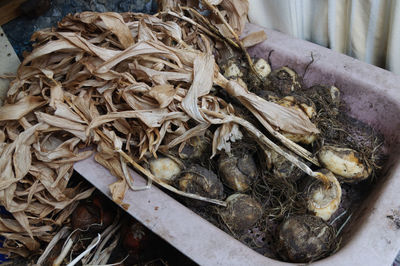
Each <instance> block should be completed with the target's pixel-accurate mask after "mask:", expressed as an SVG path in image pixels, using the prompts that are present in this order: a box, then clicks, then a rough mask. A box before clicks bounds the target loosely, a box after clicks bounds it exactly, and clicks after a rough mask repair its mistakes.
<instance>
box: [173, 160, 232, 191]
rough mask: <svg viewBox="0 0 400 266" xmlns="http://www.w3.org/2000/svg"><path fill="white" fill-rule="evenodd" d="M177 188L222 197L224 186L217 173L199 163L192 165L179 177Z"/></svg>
mask: <svg viewBox="0 0 400 266" xmlns="http://www.w3.org/2000/svg"><path fill="white" fill-rule="evenodd" d="M179 189H180V190H182V191H184V192H187V193H192V194H196V195H199V196H203V197H207V198H211V199H222V198H223V195H224V187H223V185H222V183H221V181H220V180H219V179H218V177H217V175H216V174H214V173H213V172H212V171H210V170H207V169H206V168H204V167H202V166H200V165H192V166H191V167H189V168H188V169H186V170H185V173H184V174H183V175H182V177H180V178H179Z"/></svg>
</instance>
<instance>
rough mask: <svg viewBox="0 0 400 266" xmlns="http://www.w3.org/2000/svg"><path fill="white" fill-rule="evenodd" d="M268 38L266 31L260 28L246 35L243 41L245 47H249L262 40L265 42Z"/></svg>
mask: <svg viewBox="0 0 400 266" xmlns="http://www.w3.org/2000/svg"><path fill="white" fill-rule="evenodd" d="M266 39H267V34H266V33H265V31H263V30H260V31H255V32H252V33H250V34H248V35H247V36H246V37H244V38H243V39H242V42H243V45H244V47H246V48H247V47H251V46H254V45H256V44H259V43H260V42H263V41H265V40H266Z"/></svg>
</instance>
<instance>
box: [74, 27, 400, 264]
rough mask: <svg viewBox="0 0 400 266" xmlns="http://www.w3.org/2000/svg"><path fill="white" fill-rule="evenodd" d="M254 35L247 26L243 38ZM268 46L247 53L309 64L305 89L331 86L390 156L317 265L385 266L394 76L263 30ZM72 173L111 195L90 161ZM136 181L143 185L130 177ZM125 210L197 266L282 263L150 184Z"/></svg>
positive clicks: (396, 142)
mask: <svg viewBox="0 0 400 266" xmlns="http://www.w3.org/2000/svg"><path fill="white" fill-rule="evenodd" d="M254 30H259V27H258V26H255V25H250V24H249V25H248V26H247V28H246V32H250V31H254ZM265 31H266V33H267V36H268V40H267V41H265V42H264V43H262V44H259V45H258V46H257V47H253V48H252V49H250V53H251V54H252V55H256V56H258V57H263V58H267V57H268V54H269V52H270V51H271V50H273V51H274V52H273V53H272V54H271V57H270V59H271V63H272V67H273V68H277V67H280V66H284V65H288V66H290V67H292V68H294V69H295V70H296V71H297V72H298V73H300V74H302V73H304V69H305V67H306V65H307V64H308V63H309V62H310V60H311V53H312V54H313V57H314V63H313V64H311V65H310V67H309V69H308V71H307V74H306V76H305V77H304V80H305V84H306V85H307V86H311V85H314V84H326V85H335V86H337V87H339V88H340V89H341V91H342V96H343V100H344V101H345V102H346V103H347V104H348V106H349V107H350V114H351V115H352V116H353V117H355V118H358V119H359V120H361V121H363V122H366V123H368V124H370V125H371V126H372V127H374V128H376V129H377V130H379V131H380V132H381V133H382V134H383V135H384V136H385V140H386V143H385V151H386V152H387V153H388V154H389V155H390V156H389V161H388V162H387V164H386V166H385V169H384V171H383V172H384V173H385V174H384V176H383V177H381V179H380V180H381V182H380V183H379V184H378V185H377V186H376V188H375V189H374V191H373V192H372V193H371V195H370V196H369V197H368V199H367V200H366V201H365V202H364V203H363V205H362V208H360V213H356V214H354V215H353V217H352V223H351V224H350V226H349V228H348V229H346V230H348V231H349V233H346V236H348V237H347V239H346V241H345V243H344V245H343V247H342V248H341V249H340V250H339V251H338V252H337V253H336V254H334V255H333V256H331V257H328V258H325V259H323V260H320V261H318V262H316V263H314V264H317V265H391V263H392V262H393V260H394V258H395V256H396V254H397V251H398V250H399V249H400V229H399V228H397V227H396V225H395V223H394V222H393V220H391V219H388V218H387V216H388V215H393V211H396V210H400V164H399V157H400V153H399V148H400V136H399V133H400V77H399V76H396V75H394V74H392V73H390V72H388V71H385V70H383V69H380V68H377V67H374V66H371V65H368V64H365V63H363V62H360V61H358V60H356V59H353V58H350V57H348V56H345V55H341V54H338V53H335V52H333V51H331V50H329V49H326V48H323V47H320V46H318V45H315V44H312V43H309V42H306V41H302V40H298V39H293V38H291V37H289V36H287V35H284V34H281V33H279V32H276V31H272V30H267V29H265ZM74 167H75V170H76V171H78V172H79V173H80V174H81V175H82V176H84V177H85V178H86V179H87V180H88V181H90V182H91V183H92V184H93V185H95V186H96V187H97V188H99V189H100V190H101V191H103V192H104V193H105V194H107V195H110V193H109V189H108V185H109V184H111V183H113V182H114V181H115V180H116V178H115V177H113V176H112V175H111V174H110V173H109V172H108V171H107V170H106V169H105V168H103V167H102V166H100V165H98V164H97V163H96V162H95V161H94V160H93V158H90V159H87V160H85V161H81V162H79V163H76V164H75V166H74ZM134 176H135V183H136V184H137V185H141V184H144V179H143V178H141V177H140V176H139V175H137V174H135V175H134ZM125 202H126V203H129V204H130V207H129V209H128V212H129V213H130V214H131V215H132V216H134V217H135V218H136V219H138V220H139V221H140V222H142V223H143V224H145V225H146V226H147V227H148V228H149V229H151V230H152V231H154V232H155V233H156V234H158V235H160V236H161V237H162V238H164V239H165V240H166V241H168V242H169V243H170V244H172V245H173V246H175V247H176V248H177V249H178V250H180V251H181V252H183V253H184V254H186V255H187V256H188V257H190V258H191V259H193V260H194V261H195V262H197V263H199V264H201V265H266V264H274V265H277V264H282V265H283V264H286V263H283V262H280V261H276V260H272V259H269V258H267V257H264V256H262V255H260V254H258V253H256V252H255V251H253V250H251V249H249V248H248V247H246V246H245V245H243V244H242V243H240V242H239V241H237V240H235V239H234V238H232V237H231V236H229V235H227V234H226V233H224V232H223V231H221V230H220V229H218V228H216V227H215V226H213V225H212V224H210V223H208V222H207V221H205V220H204V219H202V218H200V217H199V216H197V215H196V214H195V213H193V212H192V211H190V210H189V209H187V208H186V207H184V206H183V205H181V204H180V203H178V202H177V201H175V200H174V199H173V198H171V197H170V196H168V195H166V194H165V193H163V192H162V191H160V190H159V189H158V188H157V187H155V186H153V187H152V188H151V189H149V190H146V191H139V192H133V191H128V192H127V193H126V198H125Z"/></svg>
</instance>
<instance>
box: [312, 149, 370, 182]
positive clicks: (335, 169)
mask: <svg viewBox="0 0 400 266" xmlns="http://www.w3.org/2000/svg"><path fill="white" fill-rule="evenodd" d="M318 159H319V161H320V163H321V165H322V166H324V167H325V168H327V169H329V170H330V171H332V173H334V174H336V175H339V176H341V177H343V178H342V180H343V181H344V182H356V181H360V180H363V179H366V178H368V176H369V175H370V174H371V171H372V169H371V167H368V166H367V165H366V164H365V163H363V162H362V160H361V156H360V154H359V153H358V152H356V151H355V150H352V149H349V148H339V147H335V146H324V147H322V148H321V150H320V151H319V153H318Z"/></svg>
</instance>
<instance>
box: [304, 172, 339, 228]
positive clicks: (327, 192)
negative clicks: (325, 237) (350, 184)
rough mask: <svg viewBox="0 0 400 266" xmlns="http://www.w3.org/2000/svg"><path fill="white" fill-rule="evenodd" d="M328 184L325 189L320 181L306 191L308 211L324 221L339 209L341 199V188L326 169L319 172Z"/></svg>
mask: <svg viewBox="0 0 400 266" xmlns="http://www.w3.org/2000/svg"><path fill="white" fill-rule="evenodd" d="M320 172H321V173H322V174H323V175H325V177H326V178H327V179H328V180H329V182H330V187H328V188H327V187H326V185H325V184H323V183H322V182H321V181H316V182H314V183H313V184H311V186H310V187H309V189H308V191H307V202H308V209H309V210H310V211H312V212H314V213H315V215H316V216H318V217H321V218H322V219H324V220H325V221H327V220H329V219H330V218H331V216H332V215H333V214H334V213H335V212H336V211H337V209H338V208H339V204H340V200H341V198H342V188H341V186H340V184H339V182H338V180H337V179H336V177H335V176H334V175H333V174H332V173H331V172H329V171H328V170H326V169H322V170H321V171H320Z"/></svg>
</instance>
